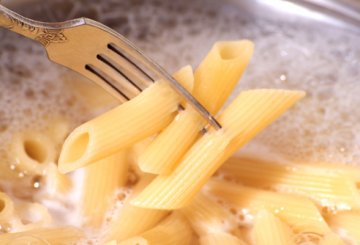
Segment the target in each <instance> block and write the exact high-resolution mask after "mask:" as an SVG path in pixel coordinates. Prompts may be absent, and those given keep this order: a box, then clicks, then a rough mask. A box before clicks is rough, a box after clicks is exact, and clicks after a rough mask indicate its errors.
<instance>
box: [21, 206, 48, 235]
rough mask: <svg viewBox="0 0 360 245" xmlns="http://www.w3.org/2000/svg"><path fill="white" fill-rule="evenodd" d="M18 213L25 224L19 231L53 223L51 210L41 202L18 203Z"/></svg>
mask: <svg viewBox="0 0 360 245" xmlns="http://www.w3.org/2000/svg"><path fill="white" fill-rule="evenodd" d="M16 215H17V216H18V218H19V220H20V222H21V223H22V224H23V226H21V227H19V228H18V229H17V230H18V231H25V230H32V229H36V228H40V227H46V226H49V225H51V223H52V221H53V219H52V217H51V215H50V213H49V210H48V209H47V208H46V207H45V206H44V205H42V204H40V203H35V202H21V203H19V204H17V205H16Z"/></svg>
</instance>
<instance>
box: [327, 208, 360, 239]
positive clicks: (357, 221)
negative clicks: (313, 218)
mask: <svg viewBox="0 0 360 245" xmlns="http://www.w3.org/2000/svg"><path fill="white" fill-rule="evenodd" d="M326 220H327V222H328V223H329V225H330V226H331V228H332V229H333V230H335V231H336V232H337V233H338V234H341V235H342V237H344V238H346V239H347V240H348V241H349V242H352V243H354V244H360V232H359V231H360V211H344V212H338V213H337V214H335V215H330V216H328V217H327V219H326Z"/></svg>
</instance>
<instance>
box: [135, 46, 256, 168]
mask: <svg viewBox="0 0 360 245" xmlns="http://www.w3.org/2000/svg"><path fill="white" fill-rule="evenodd" d="M253 49H254V45H253V43H252V42H250V41H247V40H242V41H229V42H218V43H216V44H215V45H214V46H213V48H212V49H211V50H210V52H209V53H208V55H207V56H206V58H205V59H204V60H203V61H202V62H201V64H200V65H199V67H198V68H197V69H196V72H195V83H194V92H193V95H194V97H195V98H196V99H198V100H199V101H200V102H202V103H203V105H204V106H205V108H207V109H208V110H209V112H210V113H212V114H216V113H217V112H218V110H219V109H220V108H221V107H222V106H223V104H224V102H225V101H226V99H227V98H228V96H229V95H230V93H231V91H232V90H233V88H234V86H235V85H236V84H237V82H238V81H239V79H240V77H241V75H242V73H243V72H244V70H245V68H246V67H247V65H248V63H249V61H250V59H251V56H252V53H253ZM204 126H205V121H204V120H203V118H202V117H201V116H200V115H199V114H198V113H197V112H195V111H194V110H193V109H192V107H191V106H190V107H189V106H186V109H185V110H184V111H182V112H180V113H179V115H178V116H177V117H176V118H175V120H174V121H173V122H172V123H171V124H170V125H169V126H168V127H167V128H166V129H165V130H164V131H163V132H161V134H160V135H159V136H158V137H157V138H156V139H155V140H154V141H153V142H152V143H151V144H150V146H149V147H148V148H147V149H145V151H144V153H143V154H142V155H141V157H140V159H139V166H140V168H141V169H142V170H143V171H145V172H149V173H154V174H169V173H170V172H171V171H172V170H173V169H174V168H175V167H176V165H177V164H178V163H179V161H180V159H181V157H182V156H183V155H184V154H185V153H186V151H187V150H188V149H189V148H190V147H191V145H192V144H193V143H194V142H195V140H196V139H197V138H198V137H199V136H200V133H199V132H200V131H201V129H202V128H203V127H204Z"/></svg>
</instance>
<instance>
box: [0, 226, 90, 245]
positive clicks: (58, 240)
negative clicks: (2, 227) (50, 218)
mask: <svg viewBox="0 0 360 245" xmlns="http://www.w3.org/2000/svg"><path fill="white" fill-rule="evenodd" d="M83 237H84V234H83V232H82V231H81V230H79V229H77V228H74V227H63V228H51V229H50V228H41V229H34V230H29V231H24V232H15V233H7V234H2V235H0V244H6V245H19V244H39V245H48V244H54V245H69V244H75V243H76V242H78V241H79V240H80V239H82V238H83Z"/></svg>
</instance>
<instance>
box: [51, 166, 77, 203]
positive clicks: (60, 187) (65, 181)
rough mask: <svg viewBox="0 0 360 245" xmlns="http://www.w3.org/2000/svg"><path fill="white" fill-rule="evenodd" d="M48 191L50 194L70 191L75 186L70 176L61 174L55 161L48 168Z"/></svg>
mask: <svg viewBox="0 0 360 245" xmlns="http://www.w3.org/2000/svg"><path fill="white" fill-rule="evenodd" d="M45 179H46V190H47V191H46V193H47V194H48V195H50V196H55V195H58V194H59V193H61V194H66V193H69V191H70V190H71V188H72V187H73V183H72V181H71V179H70V177H69V176H68V175H66V174H61V173H60V172H59V170H58V168H57V166H56V164H55V163H50V164H49V166H48V168H47V169H46V176H45Z"/></svg>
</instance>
